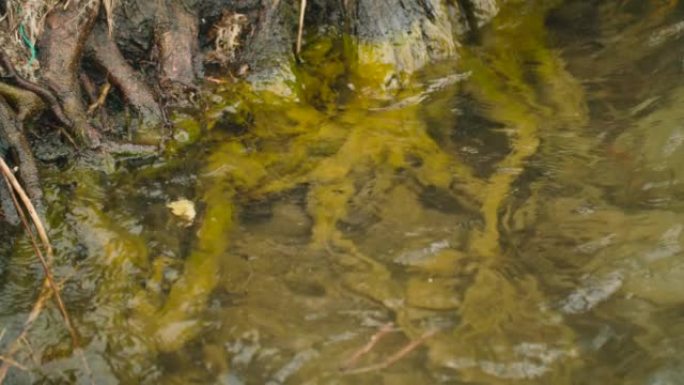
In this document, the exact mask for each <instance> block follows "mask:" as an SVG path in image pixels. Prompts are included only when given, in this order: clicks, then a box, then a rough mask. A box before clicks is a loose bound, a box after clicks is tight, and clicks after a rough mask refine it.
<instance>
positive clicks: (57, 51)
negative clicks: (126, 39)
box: [39, 1, 100, 147]
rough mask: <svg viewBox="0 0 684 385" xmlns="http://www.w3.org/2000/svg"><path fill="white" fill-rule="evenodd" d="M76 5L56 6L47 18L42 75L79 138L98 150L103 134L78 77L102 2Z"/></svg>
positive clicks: (41, 45) (42, 48) (75, 3)
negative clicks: (88, 111) (87, 106)
mask: <svg viewBox="0 0 684 385" xmlns="http://www.w3.org/2000/svg"><path fill="white" fill-rule="evenodd" d="M81 2H82V1H81ZM77 3H79V2H72V4H71V5H69V6H68V7H66V9H65V8H64V7H57V8H55V9H54V10H52V12H50V13H49V14H48V16H47V18H46V28H45V33H43V36H42V38H41V40H40V41H39V45H40V48H41V56H42V57H41V61H42V63H43V73H42V75H43V79H44V80H45V82H46V83H47V84H48V85H49V87H50V88H51V89H52V90H53V91H54V92H55V93H56V94H57V98H58V99H59V100H60V101H61V103H62V106H63V108H64V112H65V114H66V116H67V117H68V118H69V120H71V122H72V123H73V127H72V129H73V131H74V133H75V135H76V138H77V139H78V140H79V141H80V142H83V143H85V144H86V145H89V146H92V147H97V146H98V145H99V144H100V135H99V133H98V132H97V131H96V130H95V129H94V128H93V127H92V125H91V124H90V122H89V120H88V115H87V114H86V110H85V107H84V105H83V101H82V96H81V92H80V88H79V83H78V76H77V74H78V71H79V68H80V65H81V56H82V53H83V49H84V47H85V43H86V41H87V39H88V37H89V36H90V32H91V31H92V29H93V26H94V24H95V19H96V17H97V14H98V11H99V2H93V4H90V3H87V4H85V5H84V6H79V4H77Z"/></svg>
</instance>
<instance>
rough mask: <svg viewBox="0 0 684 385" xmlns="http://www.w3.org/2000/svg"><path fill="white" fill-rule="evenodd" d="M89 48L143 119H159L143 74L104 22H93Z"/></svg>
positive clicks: (160, 118)
mask: <svg viewBox="0 0 684 385" xmlns="http://www.w3.org/2000/svg"><path fill="white" fill-rule="evenodd" d="M88 51H89V53H90V54H91V56H92V57H93V59H94V60H95V62H96V63H97V64H98V65H99V66H100V67H102V68H103V69H104V70H105V72H106V73H107V74H108V76H109V79H110V81H111V82H112V83H113V84H114V85H115V86H116V87H117V88H118V89H119V90H120V91H121V93H122V94H123V96H124V98H125V99H126V101H127V102H128V103H129V104H130V105H131V106H132V107H133V109H134V110H135V111H136V112H137V113H138V114H139V115H140V117H141V118H142V119H143V121H144V122H146V123H151V124H154V123H159V122H161V121H162V117H163V115H162V111H161V108H160V107H159V104H158V103H157V101H156V100H155V97H154V94H153V93H152V90H151V89H150V87H148V85H147V84H146V83H145V80H144V79H143V76H142V74H141V73H139V72H137V71H135V70H134V69H133V67H131V66H130V64H128V62H127V61H126V59H125V58H124V57H123V55H122V54H121V51H120V50H119V48H118V47H117V45H116V43H115V42H114V41H113V40H112V39H111V37H110V36H109V34H108V32H107V30H106V28H105V26H104V25H101V24H99V25H96V26H95V28H94V29H93V31H92V34H91V38H90V40H89V41H88Z"/></svg>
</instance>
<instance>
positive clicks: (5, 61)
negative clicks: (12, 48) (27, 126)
mask: <svg viewBox="0 0 684 385" xmlns="http://www.w3.org/2000/svg"><path fill="white" fill-rule="evenodd" d="M0 64H1V65H2V67H3V68H4V69H5V72H6V73H7V74H8V77H9V79H11V80H12V81H13V82H14V83H15V84H16V85H17V87H21V88H22V89H24V90H26V91H30V92H33V93H34V94H36V95H38V97H40V98H41V99H42V100H43V102H45V104H47V105H48V106H49V107H50V110H51V111H52V113H53V114H54V115H55V118H57V120H59V122H60V123H61V124H63V125H64V126H65V127H71V121H70V120H69V119H68V118H67V117H66V115H65V114H64V110H63V109H62V106H61V105H60V104H59V101H57V97H55V95H53V94H52V92H50V91H49V90H47V89H46V88H44V87H41V86H39V85H38V84H36V83H33V82H31V81H28V80H26V79H24V78H23V77H22V76H21V75H19V74H18V73H17V71H16V70H15V69H14V65H13V64H12V61H11V60H10V59H9V57H8V56H7V55H6V54H5V52H4V51H3V50H2V49H0ZM5 96H6V97H9V96H8V95H5ZM27 102H28V101H26V100H24V101H22V104H24V103H27ZM21 108H27V107H26V106H24V105H22V106H20V107H19V108H18V111H19V113H18V115H19V116H20V120H22V121H23V120H24V119H23V117H24V115H26V116H28V115H30V114H28V113H26V114H22V111H21ZM27 109H28V108H27Z"/></svg>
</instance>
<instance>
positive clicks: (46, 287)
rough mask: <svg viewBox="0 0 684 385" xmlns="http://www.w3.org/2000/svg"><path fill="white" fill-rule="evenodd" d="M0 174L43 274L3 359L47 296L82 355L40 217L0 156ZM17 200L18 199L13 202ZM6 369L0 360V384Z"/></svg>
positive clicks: (13, 347)
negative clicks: (19, 330)
mask: <svg viewBox="0 0 684 385" xmlns="http://www.w3.org/2000/svg"><path fill="white" fill-rule="evenodd" d="M0 174H2V178H3V179H4V181H5V183H6V184H7V188H8V189H9V191H10V196H11V198H12V202H13V203H14V206H15V208H16V210H17V213H18V214H19V218H20V219H21V222H22V224H23V226H24V229H25V230H26V232H27V234H28V236H29V239H30V241H31V245H32V247H33V251H34V252H35V254H36V257H38V259H39V261H40V264H41V265H42V267H43V272H44V274H45V279H44V282H43V289H42V290H41V294H40V296H39V297H38V301H36V303H35V305H34V307H33V309H32V311H31V313H30V314H29V317H28V319H27V320H26V322H24V329H23V330H22V333H21V334H20V335H19V337H18V338H17V339H16V340H15V341H14V343H13V344H12V346H11V347H10V351H9V352H8V354H7V355H6V357H7V358H10V359H11V357H12V355H13V354H14V353H15V352H16V351H17V350H18V347H19V344H18V341H19V340H20V339H21V338H22V337H24V336H25V335H26V332H27V331H28V329H29V327H30V326H31V325H32V324H33V322H34V321H35V319H36V318H37V317H38V315H39V314H40V313H41V311H42V309H43V308H44V307H45V302H46V301H47V300H48V299H49V298H50V297H51V295H52V294H54V295H55V302H56V303H57V307H58V309H59V312H60V314H61V315H62V318H63V320H64V323H65V325H66V327H67V329H68V331H69V335H70V336H71V340H72V343H73V347H74V350H75V351H78V352H80V353H79V354H80V355H81V356H82V351H81V350H80V341H79V336H78V332H77V330H76V328H75V327H74V324H73V322H72V321H71V317H70V316H69V312H68V311H67V309H66V306H65V305H64V301H63V300H62V296H61V294H60V293H61V292H60V290H59V287H58V285H57V284H56V282H55V280H54V276H53V274H52V270H51V268H50V266H51V264H52V262H53V260H54V252H53V248H52V244H51V243H50V239H49V238H48V235H47V231H45V226H44V225H43V222H42V220H41V219H40V216H39V215H38V213H37V211H36V209H35V207H34V205H33V203H31V200H30V199H29V197H28V195H27V194H26V192H25V191H24V189H23V188H22V187H21V184H20V183H19V181H18V180H17V178H16V177H15V176H14V173H13V172H12V170H11V169H10V168H9V166H8V165H7V163H6V162H5V160H4V159H3V158H2V157H0ZM17 197H18V198H19V199H17ZM19 200H21V203H23V206H24V208H25V209H26V211H27V212H28V214H29V217H30V218H31V221H32V223H33V226H34V228H35V229H36V232H37V233H38V238H40V241H41V243H42V245H43V248H44V249H45V255H44V254H43V252H42V251H41V249H40V247H39V246H38V242H37V241H36V238H35V235H34V233H33V230H32V229H31V226H30V225H29V222H28V219H27V218H26V215H25V214H24V210H23V209H22V207H21V205H20V203H19ZM81 358H82V361H83V362H84V365H85V367H86V369H87V370H88V371H89V368H88V364H87V362H86V361H85V357H83V356H82V357H81ZM10 366H15V365H12V364H11V362H10V361H8V360H3V364H2V365H1V366H0V383H2V382H3V380H4V378H5V376H6V375H7V371H8V370H9V367H10Z"/></svg>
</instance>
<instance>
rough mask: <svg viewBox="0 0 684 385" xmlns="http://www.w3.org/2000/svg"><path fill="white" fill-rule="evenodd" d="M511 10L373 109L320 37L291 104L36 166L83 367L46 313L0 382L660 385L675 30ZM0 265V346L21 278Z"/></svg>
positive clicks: (613, 12)
mask: <svg viewBox="0 0 684 385" xmlns="http://www.w3.org/2000/svg"><path fill="white" fill-rule="evenodd" d="M526 4H528V3H526ZM529 4H533V3H532V2H529ZM529 4H528V5H523V4H519V3H514V6H511V7H509V8H508V9H506V8H505V9H503V10H502V13H501V14H500V15H499V16H498V17H497V18H496V19H495V20H494V22H493V24H492V25H491V26H489V27H488V28H486V29H484V30H483V31H481V36H479V39H474V40H477V42H476V43H472V44H469V45H465V46H464V47H462V49H461V55H460V58H459V59H458V60H457V61H455V62H453V63H438V64H435V65H434V66H432V67H431V68H428V69H426V70H425V71H424V72H423V73H421V74H418V75H417V76H416V77H415V79H412V80H411V81H410V82H409V83H407V84H408V86H406V87H404V88H403V89H401V90H399V91H396V90H395V91H388V90H384V91H383V90H381V89H380V88H378V87H377V86H375V85H374V83H373V82H372V80H373V78H374V77H375V76H376V75H377V74H378V73H382V71H383V70H384V68H383V67H382V66H378V67H377V68H361V69H350V68H349V66H348V65H347V64H346V63H345V61H344V59H343V55H341V54H340V52H343V51H344V47H343V44H342V43H341V42H339V41H335V40H334V39H328V38H321V39H318V40H316V41H313V42H309V44H308V47H307V49H306V52H305V53H304V64H302V65H301V66H300V67H301V68H300V72H301V73H299V74H298V77H299V79H300V80H301V84H302V87H301V89H300V90H299V92H300V100H299V101H294V100H290V99H283V98H276V97H274V96H272V95H268V94H264V93H254V92H251V91H249V90H246V89H243V88H242V87H232V86H228V87H226V88H225V89H221V88H219V89H217V90H215V91H214V93H213V94H212V95H211V96H210V97H209V101H210V103H209V107H208V109H207V110H206V111H205V112H203V113H201V114H200V113H197V114H195V115H179V116H178V117H177V119H176V121H177V130H178V131H177V133H176V139H177V140H176V142H174V143H172V144H171V145H170V147H169V150H168V152H167V154H166V155H165V156H164V157H163V158H161V159H142V160H141V159H139V158H136V157H132V158H130V159H126V158H121V159H117V161H116V163H114V164H110V165H108V166H107V165H102V164H101V163H96V162H92V163H93V164H95V165H93V164H88V160H87V159H85V160H81V162H80V163H79V164H74V165H69V166H67V167H66V168H65V169H63V170H53V171H49V172H48V175H46V176H45V180H46V185H47V186H48V188H47V196H48V201H49V202H50V207H51V209H50V218H49V221H50V223H51V231H50V233H51V238H52V240H53V242H54V244H55V248H56V250H57V261H56V263H55V268H56V271H55V275H56V276H57V277H58V278H59V279H60V280H64V289H63V296H64V297H65V299H66V302H67V306H68V307H69V309H70V310H71V312H72V315H73V317H74V319H75V321H76V324H77V326H78V329H79V332H80V334H81V339H82V345H83V349H82V352H83V357H81V356H79V355H78V354H74V353H73V349H72V343H71V341H70V339H69V336H68V333H67V331H66V330H65V329H64V327H63V326H62V323H61V321H60V318H59V314H58V312H57V311H56V309H55V308H54V307H52V306H48V307H47V309H46V310H45V311H44V312H43V313H42V314H41V316H40V317H39V318H38V319H37V321H36V323H35V324H34V325H33V326H32V328H31V329H30V331H29V333H28V335H27V338H26V339H24V340H22V341H21V345H20V346H21V348H20V349H19V352H18V353H17V354H16V355H15V356H14V359H15V360H17V361H18V362H19V363H21V364H22V365H24V366H25V367H26V368H25V370H23V369H18V368H13V369H11V371H10V375H9V377H8V378H7V383H11V384H32V383H33V384H61V383H83V384H87V383H90V382H91V380H90V378H92V380H93V382H95V383H97V384H138V383H140V384H230V385H241V384H269V385H275V384H397V385H402V384H596V383H601V384H644V385H647V384H648V385H652V384H658V385H662V384H678V383H681V382H682V380H681V379H682V378H684V369H683V368H684V363H683V362H682V359H681V357H682V353H684V340H683V339H682V337H681V331H682V329H684V314H683V313H682V304H684V259H683V258H684V253H683V251H682V245H683V243H682V242H683V241H684V238H683V237H684V235H683V234H682V233H683V230H684V212H683V210H684V205H683V204H682V202H684V201H682V200H681V197H682V195H684V190H683V189H682V182H681V181H682V180H683V179H684V175H683V174H682V171H681V170H683V169H682V167H681V165H682V164H683V162H684V131H683V128H682V122H683V121H684V109H682V108H681V105H682V104H683V103H684V87H683V86H684V82H683V81H682V72H683V71H684V67H683V64H682V63H683V62H682V58H683V57H684V48H683V47H684V46H682V44H681V39H680V38H681V35H682V34H684V27H683V26H682V23H684V21H682V20H684V10H683V9H682V6H679V5H678V2H672V1H658V0H653V1H620V2H618V1H616V2H594V1H569V2H566V3H564V4H563V5H560V6H557V7H556V8H554V9H551V10H549V9H548V7H547V6H546V5H545V3H543V2H540V3H539V4H537V3H534V4H533V5H529ZM200 136H201V138H199V137H200ZM172 202H181V203H178V204H177V205H176V206H173V205H171V206H169V205H170V204H171V203H172ZM182 202H186V203H185V204H184V203H182ZM187 202H191V203H192V205H194V209H195V212H196V214H197V215H196V217H193V216H192V213H191V212H190V210H189V209H188V206H189V205H188V204H187ZM171 208H175V210H171ZM183 208H185V211H184V212H183V210H182V209H183ZM173 211H175V214H174V212H173ZM6 250H9V251H6ZM0 251H2V252H3V253H7V254H8V255H7V256H6V257H3V258H2V259H0V274H1V276H2V281H1V283H0V327H2V329H0V330H2V331H3V333H2V334H1V335H2V338H1V339H0V347H1V348H2V350H0V351H5V350H6V349H7V348H8V346H9V345H10V344H11V341H12V340H13V339H14V338H16V336H17V335H18V334H19V332H20V331H21V329H22V323H23V322H24V320H25V319H26V317H27V315H28V313H29V311H30V309H31V307H32V306H33V304H34V302H35V300H36V296H37V293H38V292H39V289H40V277H41V273H40V271H41V270H40V268H39V265H38V264H37V263H36V262H35V260H34V257H33V256H32V252H31V249H30V247H29V244H28V242H27V240H25V239H22V238H19V239H18V240H17V242H16V244H15V245H14V246H12V247H8V246H6V245H3V246H2V248H0ZM83 358H84V359H83ZM84 361H85V362H87V365H86V364H84Z"/></svg>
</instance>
